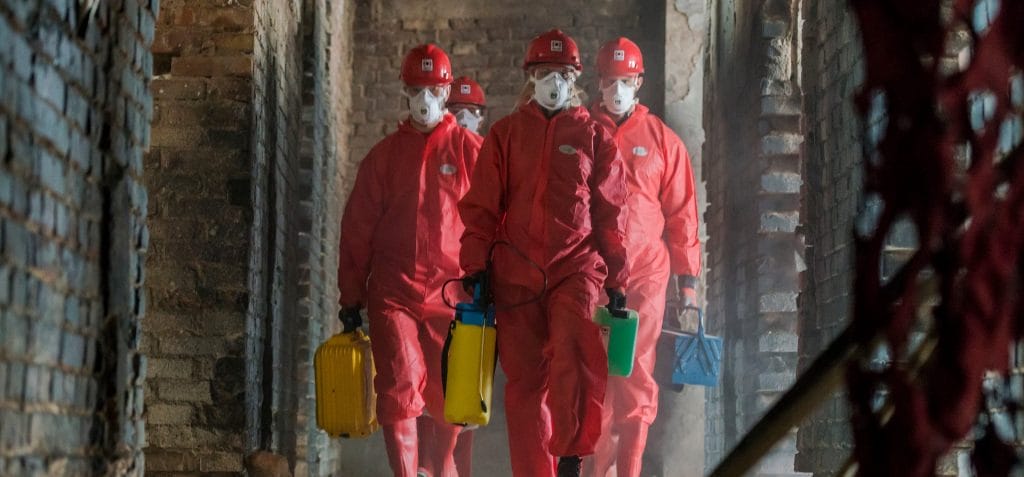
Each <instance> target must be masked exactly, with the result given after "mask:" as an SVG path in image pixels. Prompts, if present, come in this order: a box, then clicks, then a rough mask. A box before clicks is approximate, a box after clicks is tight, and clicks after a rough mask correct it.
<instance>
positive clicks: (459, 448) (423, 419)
mask: <svg viewBox="0 0 1024 477" xmlns="http://www.w3.org/2000/svg"><path fill="white" fill-rule="evenodd" d="M445 105H446V107H447V108H448V112H450V113H452V116H455V121H456V122H457V123H458V124H459V126H462V127H464V128H466V130H468V131H471V132H473V133H476V134H479V132H480V127H481V126H482V123H483V122H484V120H485V114H486V111H487V100H486V99H485V97H484V90H483V88H481V87H480V85H479V84H477V82H476V81H473V80H472V79H470V78H469V77H466V76H460V77H458V78H455V80H454V81H453V82H452V92H451V94H449V95H448V101H447V103H445ZM479 139H480V141H481V142H483V138H482V137H481V138H479ZM433 423H434V420H433V419H432V418H430V417H428V416H420V417H419V418H418V419H417V420H416V424H417V429H418V432H419V436H420V440H419V453H420V455H421V456H422V455H428V454H431V453H432V452H433V446H432V445H431V443H432V442H433V438H432V436H433V435H434V426H433ZM474 432H475V431H474V430H472V429H463V431H462V432H460V433H459V438H458V443H457V444H456V445H455V468H456V470H457V471H458V473H459V477H470V475H472V472H473V434H474ZM420 468H421V469H422V470H423V471H424V473H426V474H427V475H433V473H434V472H435V470H434V469H433V468H432V467H431V466H429V465H424V463H422V462H421V463H420Z"/></svg>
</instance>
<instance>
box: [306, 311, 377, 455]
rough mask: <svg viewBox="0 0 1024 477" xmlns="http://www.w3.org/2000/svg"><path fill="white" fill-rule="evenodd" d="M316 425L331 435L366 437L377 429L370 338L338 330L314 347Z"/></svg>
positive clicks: (360, 331) (359, 332)
mask: <svg viewBox="0 0 1024 477" xmlns="http://www.w3.org/2000/svg"><path fill="white" fill-rule="evenodd" d="M313 366H314V368H315V372H316V425H317V427H319V428H320V429H323V430H324V431H325V432H327V434H329V435H330V436H331V437H366V436H369V435H370V434H373V433H374V431H376V430H377V410H376V408H377V394H376V393H375V392H374V391H373V376H374V374H375V371H374V368H373V355H372V354H371V353H370V338H369V337H368V336H366V335H365V334H364V333H363V331H362V330H360V329H359V328H356V329H355V330H354V331H349V332H343V333H338V334H336V335H334V336H332V337H331V338H330V339H329V340H327V341H326V342H324V343H323V344H322V345H320V347H319V348H317V350H316V357H315V358H314V363H313Z"/></svg>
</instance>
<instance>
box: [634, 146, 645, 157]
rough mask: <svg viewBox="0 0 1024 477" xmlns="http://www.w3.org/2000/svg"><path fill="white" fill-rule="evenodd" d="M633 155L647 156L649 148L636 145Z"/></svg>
mask: <svg viewBox="0 0 1024 477" xmlns="http://www.w3.org/2000/svg"><path fill="white" fill-rule="evenodd" d="M633 155H634V156H641V157H642V156H646V155H647V148H646V147H643V146H636V147H634V148H633Z"/></svg>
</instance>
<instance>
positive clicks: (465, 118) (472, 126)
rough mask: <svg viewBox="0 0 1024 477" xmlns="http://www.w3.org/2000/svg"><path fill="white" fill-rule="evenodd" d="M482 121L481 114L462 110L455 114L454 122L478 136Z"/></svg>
mask: <svg viewBox="0 0 1024 477" xmlns="http://www.w3.org/2000/svg"><path fill="white" fill-rule="evenodd" d="M483 120H484V116H483V115H482V114H479V115H478V114H474V113H473V112H472V111H470V110H468V109H463V110H460V111H459V112H457V113H455V121H456V122H458V123H459V126H462V127H464V128H466V129H469V130H470V131H473V132H475V133H478V134H479V133H480V123H482V122H483Z"/></svg>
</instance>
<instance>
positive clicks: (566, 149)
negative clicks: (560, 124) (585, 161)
mask: <svg viewBox="0 0 1024 477" xmlns="http://www.w3.org/2000/svg"><path fill="white" fill-rule="evenodd" d="M558 152H561V153H562V154H568V155H570V156H571V155H573V154H576V148H575V147H572V146H570V145H568V144H562V145H561V146H558Z"/></svg>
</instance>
